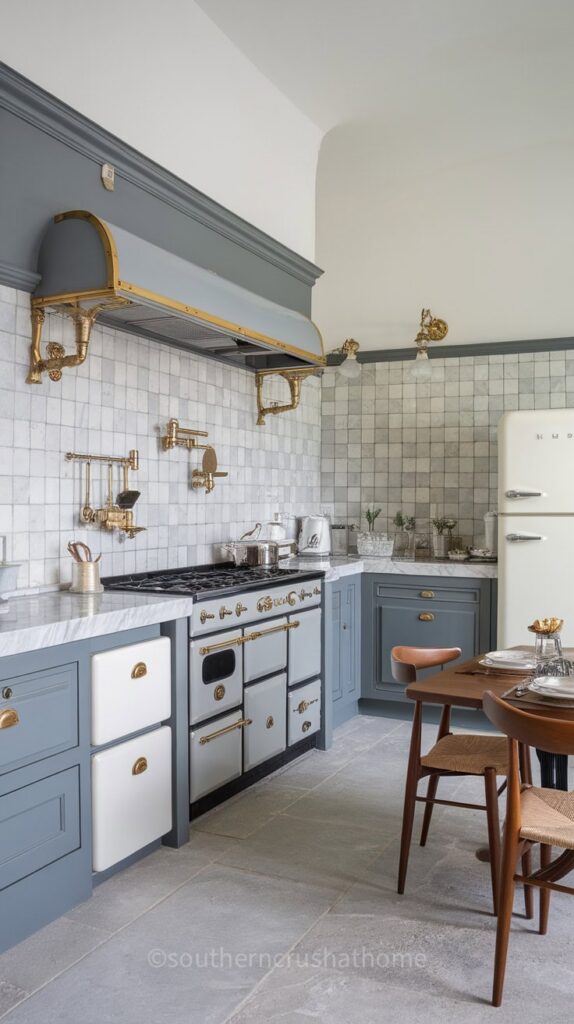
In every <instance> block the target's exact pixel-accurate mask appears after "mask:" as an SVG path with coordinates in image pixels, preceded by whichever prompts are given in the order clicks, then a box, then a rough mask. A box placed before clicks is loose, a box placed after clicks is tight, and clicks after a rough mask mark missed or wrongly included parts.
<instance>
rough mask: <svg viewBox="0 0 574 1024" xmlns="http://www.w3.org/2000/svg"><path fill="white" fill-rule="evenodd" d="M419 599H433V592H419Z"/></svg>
mask: <svg viewBox="0 0 574 1024" xmlns="http://www.w3.org/2000/svg"><path fill="white" fill-rule="evenodd" d="M419 597H434V590H421V592H420V594H419Z"/></svg>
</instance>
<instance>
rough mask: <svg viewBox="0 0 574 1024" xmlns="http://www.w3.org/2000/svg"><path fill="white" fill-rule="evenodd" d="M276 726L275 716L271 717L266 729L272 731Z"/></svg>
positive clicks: (266, 723)
mask: <svg viewBox="0 0 574 1024" xmlns="http://www.w3.org/2000/svg"><path fill="white" fill-rule="evenodd" d="M274 725H275V719H274V718H273V715H269V718H268V719H267V721H266V722H265V728H266V729H272V728H273V726H274Z"/></svg>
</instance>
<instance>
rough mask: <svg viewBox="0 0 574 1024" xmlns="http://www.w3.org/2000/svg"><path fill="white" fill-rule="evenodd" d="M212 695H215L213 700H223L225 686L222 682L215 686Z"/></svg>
mask: <svg viewBox="0 0 574 1024" xmlns="http://www.w3.org/2000/svg"><path fill="white" fill-rule="evenodd" d="M213 696H214V697H215V700H223V698H224V697H225V687H224V685H223V683H219V685H218V686H216V687H215V690H214V691H213Z"/></svg>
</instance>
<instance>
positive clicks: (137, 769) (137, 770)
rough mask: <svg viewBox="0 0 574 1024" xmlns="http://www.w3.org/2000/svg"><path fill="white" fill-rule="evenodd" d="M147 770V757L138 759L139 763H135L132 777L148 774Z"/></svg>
mask: <svg viewBox="0 0 574 1024" xmlns="http://www.w3.org/2000/svg"><path fill="white" fill-rule="evenodd" d="M147 768H148V764H147V757H138V759H137V761H134V764H133V767H132V775H142V773H143V772H147Z"/></svg>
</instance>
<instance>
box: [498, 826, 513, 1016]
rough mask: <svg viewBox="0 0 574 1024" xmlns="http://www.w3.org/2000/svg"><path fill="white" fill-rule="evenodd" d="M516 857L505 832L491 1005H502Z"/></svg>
mask: <svg viewBox="0 0 574 1024" xmlns="http://www.w3.org/2000/svg"><path fill="white" fill-rule="evenodd" d="M517 856H518V842H517V838H516V836H515V835H514V834H512V835H511V834H510V833H509V831H508V829H506V830H505V836H504V848H503V851H502V862H501V868H500V888H499V901H498V924H497V928H496V952H495V954H494V982H493V987H492V1005H493V1006H500V1004H501V1003H502V990H503V988H504V975H505V972H506V956H507V953H508V937H509V934H510V923H511V921H512V907H513V905H514V888H515V881H514V873H515V870H516V859H517Z"/></svg>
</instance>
